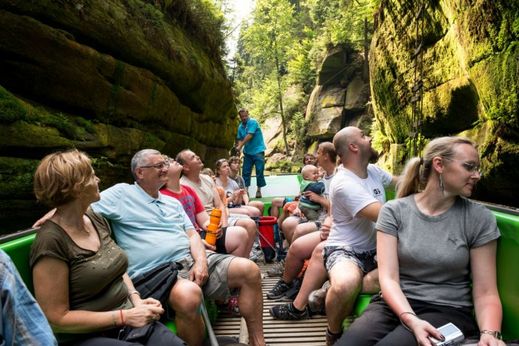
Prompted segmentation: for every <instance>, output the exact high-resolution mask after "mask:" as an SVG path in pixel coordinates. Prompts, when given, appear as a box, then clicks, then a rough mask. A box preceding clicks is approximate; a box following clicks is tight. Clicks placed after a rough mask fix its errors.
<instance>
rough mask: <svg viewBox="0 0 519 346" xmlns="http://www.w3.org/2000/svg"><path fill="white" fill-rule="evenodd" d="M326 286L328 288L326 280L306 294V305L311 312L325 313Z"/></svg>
mask: <svg viewBox="0 0 519 346" xmlns="http://www.w3.org/2000/svg"><path fill="white" fill-rule="evenodd" d="M328 288H330V281H326V282H325V283H324V285H323V287H321V288H319V289H318V290H315V291H312V293H310V295H309V296H308V307H309V309H310V311H311V312H312V313H313V314H320V315H326V312H325V305H326V304H325V299H326V293H327V292H328Z"/></svg>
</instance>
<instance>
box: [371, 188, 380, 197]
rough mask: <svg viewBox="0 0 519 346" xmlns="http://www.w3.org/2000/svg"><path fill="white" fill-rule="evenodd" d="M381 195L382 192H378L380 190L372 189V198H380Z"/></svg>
mask: <svg viewBox="0 0 519 346" xmlns="http://www.w3.org/2000/svg"><path fill="white" fill-rule="evenodd" d="M381 194H382V191H380V189H376V188H375V189H373V196H374V197H377V196H380V195H381Z"/></svg>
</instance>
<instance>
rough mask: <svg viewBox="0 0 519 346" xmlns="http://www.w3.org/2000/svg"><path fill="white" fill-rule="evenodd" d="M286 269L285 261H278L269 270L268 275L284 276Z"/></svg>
mask: <svg viewBox="0 0 519 346" xmlns="http://www.w3.org/2000/svg"><path fill="white" fill-rule="evenodd" d="M284 271H285V261H280V262H277V263H276V264H274V265H273V266H272V268H270V269H269V270H267V275H268V276H270V277H276V276H282V275H283V272H284Z"/></svg>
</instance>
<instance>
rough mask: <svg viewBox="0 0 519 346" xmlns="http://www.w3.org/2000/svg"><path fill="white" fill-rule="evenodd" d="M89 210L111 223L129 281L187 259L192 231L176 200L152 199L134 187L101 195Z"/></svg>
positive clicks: (114, 188) (124, 186)
mask: <svg viewBox="0 0 519 346" xmlns="http://www.w3.org/2000/svg"><path fill="white" fill-rule="evenodd" d="M92 209H93V210H94V211H95V212H96V213H99V214H101V215H103V216H104V217H105V218H107V219H108V220H110V221H111V224H112V228H113V232H114V234H115V238H116V240H117V244H119V246H120V247H121V248H122V249H123V250H124V251H126V254H127V255H128V261H129V265H128V273H129V275H130V276H131V277H134V276H136V275H138V274H141V273H145V272H147V271H149V270H151V269H153V268H155V267H156V266H158V265H159V264H162V263H165V262H171V261H178V260H181V259H183V258H186V257H188V256H190V254H191V252H190V247H189V237H188V236H187V233H186V232H187V231H188V230H190V229H192V230H194V229H195V228H194V227H193V224H192V223H191V221H190V220H189V217H188V216H187V215H186V213H185V212H184V208H182V205H181V204H180V202H178V201H177V200H176V199H174V198H172V197H168V196H164V195H162V194H160V193H159V196H158V198H153V197H151V196H150V195H149V194H147V193H146V191H144V190H143V189H142V188H141V187H140V186H139V185H138V184H137V183H135V184H133V185H130V184H125V183H122V184H117V185H114V186H112V187H110V188H109V189H107V190H104V191H103V192H101V200H100V201H98V202H96V203H93V204H92Z"/></svg>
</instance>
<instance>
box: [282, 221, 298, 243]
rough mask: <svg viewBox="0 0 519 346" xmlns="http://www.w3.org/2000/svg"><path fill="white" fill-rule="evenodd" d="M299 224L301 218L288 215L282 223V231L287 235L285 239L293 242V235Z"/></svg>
mask: <svg viewBox="0 0 519 346" xmlns="http://www.w3.org/2000/svg"><path fill="white" fill-rule="evenodd" d="M297 225H299V218H298V217H295V216H290V217H287V218H286V219H285V220H284V221H283V223H282V225H281V231H282V232H283V234H284V235H285V239H286V240H287V241H288V243H289V244H292V237H293V235H294V232H295V230H296V227H297Z"/></svg>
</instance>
